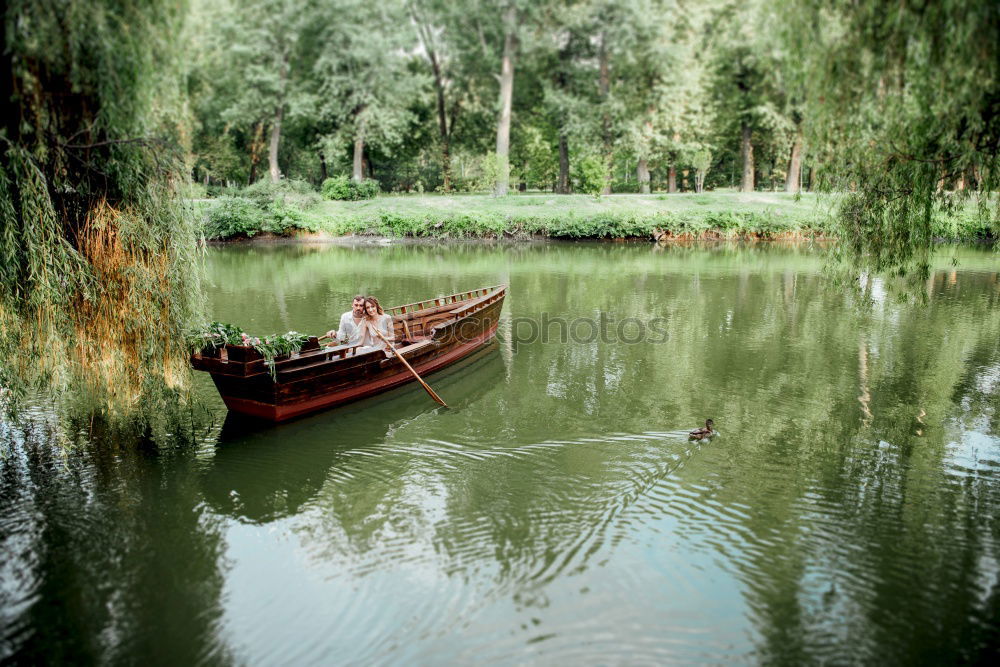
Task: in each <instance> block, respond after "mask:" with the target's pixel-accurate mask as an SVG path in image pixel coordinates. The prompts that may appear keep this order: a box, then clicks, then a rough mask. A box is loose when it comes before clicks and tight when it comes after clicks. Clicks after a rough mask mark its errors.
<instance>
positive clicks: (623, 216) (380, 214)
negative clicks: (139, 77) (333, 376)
mask: <svg viewBox="0 0 1000 667" xmlns="http://www.w3.org/2000/svg"><path fill="white" fill-rule="evenodd" d="M366 183H368V182H367V181H362V182H361V183H356V182H354V181H351V180H350V179H348V178H347V177H339V178H336V179H327V181H326V182H325V183H324V188H323V193H322V196H321V195H320V193H317V192H316V191H315V190H313V188H312V187H311V186H310V185H309V184H308V183H304V182H301V181H282V182H280V183H276V184H272V183H256V184H254V185H252V186H250V187H247V188H243V189H242V190H238V191H236V192H234V193H232V194H229V195H225V196H221V197H218V198H216V199H214V200H207V201H203V202H201V203H200V204H199V205H200V206H202V207H203V210H204V218H203V219H204V234H205V237H206V238H208V239H210V240H227V239H245V238H252V237H254V236H257V235H260V234H271V235H277V236H292V235H295V234H297V233H299V232H301V231H311V232H320V231H321V232H324V233H326V234H329V235H333V236H342V235H346V234H355V235H362V236H387V237H412V238H443V239H448V238H453V239H468V238H493V239H496V238H511V239H522V238H530V237H534V236H543V237H550V238H566V239H585V238H594V239H601V238H616V239H617V238H641V239H650V238H662V239H667V240H670V239H677V240H685V239H778V238H798V237H802V238H816V237H832V236H836V235H837V229H836V227H835V226H834V224H833V220H834V215H833V213H834V212H835V210H836V206H835V203H836V202H830V201H828V202H827V203H823V202H820V201H819V200H817V199H816V197H815V196H813V195H803V196H799V197H796V196H793V195H784V194H780V193H755V194H744V193H736V192H711V193H702V194H680V195H676V194H675V195H622V196H613V197H593V196H586V195H559V196H557V195H548V194H545V195H536V194H528V195H512V196H509V197H500V198H495V197H490V196H480V195H458V196H441V195H407V196H376V197H375V198H367V199H366V198H365V197H370V196H374V193H375V191H374V190H373V189H372V188H371V186H366ZM345 184H346V185H345ZM366 187H368V188H369V189H368V190H365V188H366ZM337 197H357V198H355V199H337ZM998 231H1000V224H998V223H997V221H992V222H990V221H987V222H984V221H983V220H982V219H981V218H980V217H979V216H978V215H977V214H976V211H975V210H973V209H971V208H970V209H968V210H958V211H956V212H954V213H945V212H940V213H938V214H936V215H935V216H934V218H933V229H932V233H933V235H934V236H935V237H936V238H939V239H946V240H963V241H964V240H980V239H996V238H997V236H998Z"/></svg>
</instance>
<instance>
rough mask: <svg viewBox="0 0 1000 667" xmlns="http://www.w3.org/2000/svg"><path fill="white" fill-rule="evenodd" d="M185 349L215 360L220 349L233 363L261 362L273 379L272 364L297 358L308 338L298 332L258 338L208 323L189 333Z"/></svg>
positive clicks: (224, 325) (239, 329) (217, 323)
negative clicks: (268, 369)
mask: <svg viewBox="0 0 1000 667" xmlns="http://www.w3.org/2000/svg"><path fill="white" fill-rule="evenodd" d="M187 340H188V347H189V348H190V350H191V352H192V353H194V354H200V355H201V356H204V357H218V356H219V354H220V349H224V350H225V351H226V354H227V357H228V358H229V359H230V360H232V361H241V362H250V361H256V360H258V359H263V360H264V364H265V365H267V366H269V367H270V369H271V375H272V376H274V374H275V370H274V361H275V359H282V358H285V357H289V356H293V355H295V354H298V352H299V350H301V349H302V346H303V345H305V344H306V343H307V342H308V341H309V336H307V335H306V334H303V333H299V332H298V331H289V332H288V333H284V334H271V335H270V336H265V337H263V338H260V337H259V336H251V335H250V334H248V333H246V332H245V331H243V329H241V328H240V327H238V326H235V325H232V324H226V323H224V322H211V323H209V324H205V325H202V326H201V327H195V328H194V329H191V330H190V331H189V332H188V336H187Z"/></svg>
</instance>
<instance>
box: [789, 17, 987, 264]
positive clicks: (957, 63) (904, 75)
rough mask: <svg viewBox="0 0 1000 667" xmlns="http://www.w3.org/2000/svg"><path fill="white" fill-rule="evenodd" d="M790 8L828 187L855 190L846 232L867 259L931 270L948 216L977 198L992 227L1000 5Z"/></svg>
mask: <svg viewBox="0 0 1000 667" xmlns="http://www.w3.org/2000/svg"><path fill="white" fill-rule="evenodd" d="M785 9H786V10H787V11H786V14H787V22H786V28H787V29H786V30H785V32H784V34H783V37H784V42H785V43H786V44H787V45H789V48H791V49H792V52H793V53H795V54H796V61H798V62H800V63H801V67H800V69H799V78H800V80H801V82H802V86H803V88H805V89H806V90H807V91H808V97H807V99H806V107H807V108H808V113H807V119H808V120H809V121H810V122H808V123H807V135H808V136H809V144H810V146H813V147H815V148H814V153H816V154H817V155H818V157H819V159H820V160H821V162H822V165H823V167H822V173H823V174H824V176H823V179H822V185H823V187H824V188H826V189H830V190H853V191H852V192H851V194H849V195H848V196H846V197H845V198H843V200H842V203H841V207H840V223H841V224H840V227H841V233H842V234H843V235H844V238H845V240H846V241H847V242H848V246H849V248H850V249H851V251H852V254H853V256H854V258H855V260H856V262H857V263H858V264H859V265H861V266H863V267H864V268H865V269H868V270H875V271H884V272H893V273H900V274H913V275H915V276H916V277H924V276H926V275H927V274H928V271H929V268H928V267H929V261H928V258H929V255H930V251H931V247H932V243H933V233H932V219H933V216H934V215H935V214H936V213H938V212H945V213H948V212H954V211H955V210H956V209H957V207H959V206H961V205H963V204H964V203H965V202H967V201H968V200H969V198H970V197H974V198H975V200H976V201H977V203H978V208H979V215H980V218H981V219H982V220H984V222H985V223H986V224H987V225H989V221H990V220H991V219H992V220H996V219H997V216H998V214H1000V209H998V206H1000V204H998V202H997V199H996V198H995V197H993V196H992V195H993V194H994V193H996V192H997V189H998V185H1000V40H998V35H1000V12H998V11H997V5H996V3H995V2H992V1H991V0H942V1H940V2H933V3H891V4H888V5H887V4H884V3H880V2H876V1H875V0H861V1H859V2H853V1H852V2H846V1H842V0H837V1H835V2H833V3H819V2H817V1H816V0H795V1H794V2H787V3H786V4H785ZM820 12H822V13H821V14H820ZM820 15H821V16H822V19H823V20H822V21H820V20H817V17H818V16H820ZM967 184H970V185H971V186H972V187H967ZM994 229H995V227H994Z"/></svg>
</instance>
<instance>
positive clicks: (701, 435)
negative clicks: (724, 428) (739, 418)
mask: <svg viewBox="0 0 1000 667" xmlns="http://www.w3.org/2000/svg"><path fill="white" fill-rule="evenodd" d="M713 426H715V422H714V421H712V420H711V419H706V420H705V426H704V428H696V429H695V430H693V431H691V432H689V433H688V437H689V438H690V439H691V440H705V439H706V438H711V437H712V436H713V435H715V431H713V430H712V427H713Z"/></svg>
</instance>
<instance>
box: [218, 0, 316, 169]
mask: <svg viewBox="0 0 1000 667" xmlns="http://www.w3.org/2000/svg"><path fill="white" fill-rule="evenodd" d="M317 11H318V10H317V6H316V5H315V3H313V2H309V1H308V0H247V2H243V3H240V4H239V6H238V7H237V6H235V5H231V4H228V3H222V4H220V5H217V6H216V7H215V10H214V12H213V14H212V16H213V20H214V21H216V22H217V25H218V29H217V31H215V32H213V37H214V39H215V40H217V43H218V45H217V46H216V47H215V51H216V52H218V53H222V54H224V57H223V60H222V62H221V63H220V65H221V67H220V70H219V72H218V75H219V79H218V84H217V86H216V88H215V89H216V90H217V91H218V92H219V93H220V94H222V95H223V96H224V97H225V102H224V104H223V108H222V111H221V114H220V116H221V118H222V119H223V120H224V121H225V122H226V123H227V124H228V125H230V126H239V127H243V128H257V130H256V132H258V133H259V132H261V131H262V130H263V129H264V128H266V129H267V136H268V139H267V158H268V173H269V175H270V178H271V181H272V182H277V181H278V180H280V178H281V167H280V165H279V162H278V158H279V152H280V148H281V138H282V133H283V130H284V127H285V124H286V123H287V122H288V120H289V117H292V118H294V117H296V116H301V115H303V114H304V113H306V112H307V111H308V110H309V109H310V108H311V102H312V98H311V96H310V95H309V92H310V88H309V84H310V74H311V70H312V67H313V63H314V62H315V58H316V46H317V40H316V39H315V33H316V31H317V30H319V29H320V28H321V27H322V23H321V22H320V21H319V20H317V19H318V18H319V16H320V14H318V13H317ZM251 132H254V131H253V130H251ZM252 145H253V144H252Z"/></svg>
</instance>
